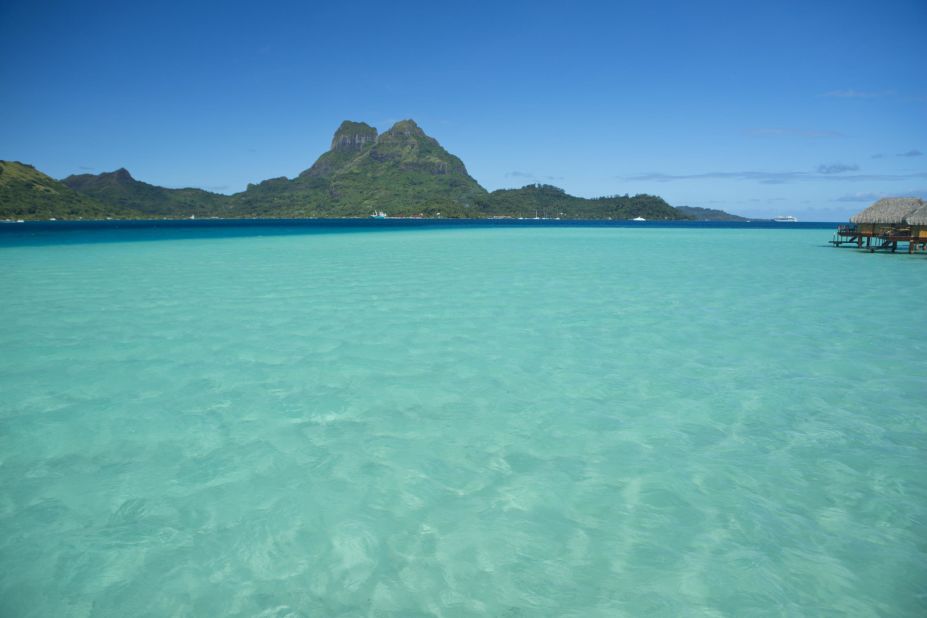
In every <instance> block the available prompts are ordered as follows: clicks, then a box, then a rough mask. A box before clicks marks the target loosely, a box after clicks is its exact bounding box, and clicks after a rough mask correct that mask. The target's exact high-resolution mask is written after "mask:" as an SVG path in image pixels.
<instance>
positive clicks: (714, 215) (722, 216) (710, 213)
mask: <svg viewBox="0 0 927 618" xmlns="http://www.w3.org/2000/svg"><path fill="white" fill-rule="evenodd" d="M676 210H678V211H679V212H681V213H683V214H685V215H688V216H689V217H692V218H693V219H695V220H696V221H750V219H747V218H746V217H739V216H737V215H732V214H731V213H729V212H724V211H723V210H717V209H715V208H700V207H698V206H676Z"/></svg>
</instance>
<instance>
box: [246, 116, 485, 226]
mask: <svg viewBox="0 0 927 618" xmlns="http://www.w3.org/2000/svg"><path fill="white" fill-rule="evenodd" d="M486 195H487V193H486V190H485V189H483V188H482V187H481V186H480V185H479V183H477V182H476V180H474V179H473V178H472V177H471V176H470V175H469V174H468V173H467V169H466V167H465V166H464V164H463V162H462V161H461V160H460V159H458V158H457V157H455V156H454V155H452V154H450V153H449V152H448V151H446V150H445V149H444V148H443V147H442V146H441V145H440V144H439V143H438V142H437V140H435V139H434V138H432V137H429V136H428V135H426V134H425V132H424V131H422V129H421V128H419V126H418V125H417V124H415V122H414V121H412V120H403V121H401V122H397V123H396V124H395V125H393V127H392V128H391V129H390V130H388V131H386V132H385V133H383V134H380V135H378V134H377V130H376V129H374V128H373V127H371V126H370V125H367V124H365V123H362V122H349V121H346V122H343V123H342V124H341V126H340V127H339V128H338V130H337V131H336V132H335V136H334V137H333V138H332V144H331V148H330V149H329V151H328V152H326V153H325V154H323V155H322V156H321V157H319V159H318V161H316V162H315V164H313V166H312V167H310V168H309V169H307V170H306V171H304V172H302V173H301V174H300V175H299V176H297V177H296V178H294V179H292V180H289V179H286V178H274V179H271V180H265V181H264V182H262V183H260V184H257V185H249V186H248V188H247V190H246V191H244V193H239V194H237V195H234V196H232V199H233V201H234V203H235V209H236V210H238V211H239V212H242V213H248V214H251V215H265V216H285V217H294V216H324V217H338V216H364V215H368V214H371V213H372V212H374V211H376V210H382V211H385V212H388V213H389V214H390V215H397V216H399V215H417V214H425V215H428V216H434V215H436V214H438V213H441V214H442V216H452V217H454V216H457V217H460V216H472V214H473V213H471V212H470V211H471V209H472V207H473V206H474V205H475V203H476V200H477V199H478V198H482V197H485V196H486Z"/></svg>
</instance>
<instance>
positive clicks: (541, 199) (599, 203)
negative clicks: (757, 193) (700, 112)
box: [0, 120, 689, 220]
mask: <svg viewBox="0 0 927 618" xmlns="http://www.w3.org/2000/svg"><path fill="white" fill-rule="evenodd" d="M4 165H5V167H4V168H3V169H4V170H7V168H9V169H8V170H7V171H5V176H6V180H3V176H0V186H2V191H0V207H2V209H0V216H2V217H5V218H51V217H55V218H67V219H76V218H81V217H83V218H101V217H105V216H113V217H134V218H146V217H170V218H188V217H190V216H191V215H195V216H197V217H365V216H368V215H370V214H372V213H373V212H374V211H383V212H386V213H387V214H389V215H391V216H409V215H419V214H423V215H425V216H438V215H440V216H442V217H472V218H479V217H491V216H502V217H534V216H541V217H550V218H555V217H560V218H562V219H613V220H618V219H633V218H635V217H643V218H645V219H648V220H673V219H687V218H689V216H688V215H686V214H684V213H683V212H680V211H679V210H676V209H675V208H673V207H671V206H670V205H669V204H667V203H666V202H665V201H663V200H662V199H661V198H659V197H656V196H653V195H635V196H628V195H624V196H612V197H601V198H595V199H586V198H581V197H576V196H572V195H569V194H567V193H566V192H564V191H563V190H562V189H559V188H557V187H552V186H550V185H529V186H526V187H522V188H520V189H502V190H499V191H493V192H492V193H489V192H487V191H486V190H485V189H484V188H483V187H481V186H480V184H479V183H478V182H477V181H476V180H474V179H473V177H471V176H470V174H469V173H468V172H467V168H466V166H465V165H464V163H463V161H461V160H460V159H459V158H457V157H456V156H454V155H452V154H451V153H449V152H448V151H447V150H445V149H444V148H443V147H442V146H441V144H439V143H438V141H437V140H435V139H434V138H432V137H430V136H428V135H426V134H425V132H424V131H423V130H422V129H421V128H420V127H419V126H418V125H417V124H416V123H415V122H414V121H412V120H403V121H400V122H397V123H396V124H395V125H393V127H391V128H390V129H389V130H388V131H386V132H384V133H378V132H377V130H376V129H375V128H374V127H372V126H370V125H368V124H366V123H363V122H351V121H345V122H343V123H342V124H341V126H340V127H338V130H337V131H336V132H335V135H334V137H333V138H332V141H331V146H330V148H329V150H328V151H327V152H325V153H323V154H322V155H321V156H320V157H319V158H318V159H317V160H316V162H315V163H314V164H313V165H312V166H311V167H309V168H308V169H306V170H305V171H303V172H302V173H300V174H299V175H298V176H296V177H295V178H284V177H280V178H271V179H269V180H265V181H263V182H260V183H257V184H250V185H248V188H247V189H246V190H245V191H242V192H241V193H236V194H235V195H220V194H216V193H210V192H208V191H203V190H201V189H168V188H164V187H158V186H155V185H151V184H148V183H146V182H141V181H138V180H136V179H134V178H132V176H131V174H129V172H128V171H126V170H125V169H119V170H116V171H115V172H108V173H103V174H80V175H75V176H68V177H67V178H65V179H64V180H63V181H61V182H58V181H55V180H53V179H51V178H49V177H48V176H45V175H44V174H41V173H40V172H37V171H36V170H35V169H34V168H31V167H29V166H24V165H22V164H10V163H7V164H4Z"/></svg>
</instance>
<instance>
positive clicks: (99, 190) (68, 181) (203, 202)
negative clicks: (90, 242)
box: [61, 168, 232, 218]
mask: <svg viewBox="0 0 927 618" xmlns="http://www.w3.org/2000/svg"><path fill="white" fill-rule="evenodd" d="M61 182H62V183H64V184H65V185H67V186H68V187H70V188H71V189H74V190H75V191H78V192H80V193H82V194H83V195H86V196H89V197H92V198H94V199H96V200H98V201H100V202H103V203H105V204H110V205H112V206H115V207H120V208H124V209H128V210H133V211H136V212H139V213H142V214H144V215H149V216H157V217H177V218H186V217H189V216H191V215H194V216H220V215H222V214H232V213H230V211H229V205H230V204H229V198H228V196H225V195H219V194H216V193H209V192H208V191H203V190H202V189H166V188H164V187H158V186H155V185H150V184H148V183H146V182H141V181H139V180H135V179H134V178H132V175H131V174H129V172H128V171H127V170H126V169H124V168H120V169H118V170H116V171H115V172H105V173H102V174H80V175H76V176H68V177H67V178H65V179H64V180H62V181H61Z"/></svg>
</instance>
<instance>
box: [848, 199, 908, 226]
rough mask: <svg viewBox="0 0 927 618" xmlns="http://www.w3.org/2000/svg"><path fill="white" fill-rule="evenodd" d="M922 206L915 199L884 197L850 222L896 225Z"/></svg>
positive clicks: (853, 217) (857, 214)
mask: <svg viewBox="0 0 927 618" xmlns="http://www.w3.org/2000/svg"><path fill="white" fill-rule="evenodd" d="M923 205H924V202H923V200H919V199H917V198H916V197H884V198H882V199H881V200H879V201H878V202H876V203H875V204H873V205H872V206H870V207H869V208H867V209H865V210H864V211H862V212H858V213H856V214H855V215H853V216H852V217H850V221H852V222H853V223H863V224H872V223H876V224H890V225H897V224H900V223H904V222H905V217H907V216H909V215H910V214H911V213H913V212H914V211H915V210H917V209H918V208H920V207H921V206H923Z"/></svg>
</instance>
